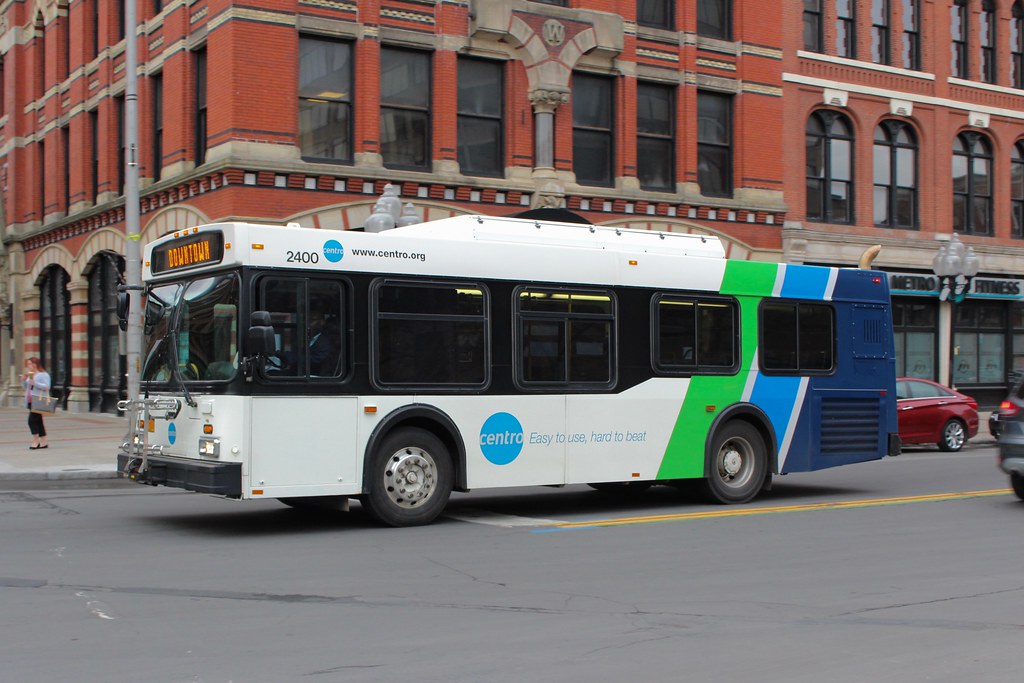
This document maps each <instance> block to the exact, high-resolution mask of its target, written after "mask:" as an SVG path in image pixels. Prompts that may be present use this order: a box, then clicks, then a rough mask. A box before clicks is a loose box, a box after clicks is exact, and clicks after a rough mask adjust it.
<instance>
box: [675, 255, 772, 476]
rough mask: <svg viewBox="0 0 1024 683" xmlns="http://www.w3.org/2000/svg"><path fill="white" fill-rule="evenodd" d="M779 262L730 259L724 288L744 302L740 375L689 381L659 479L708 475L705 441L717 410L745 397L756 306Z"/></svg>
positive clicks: (769, 286) (769, 287)
mask: <svg viewBox="0 0 1024 683" xmlns="http://www.w3.org/2000/svg"><path fill="white" fill-rule="evenodd" d="M777 272H778V264H775V263H755V262H750V261H729V262H728V263H727V264H726V268H725V276H724V277H723V279H722V289H721V291H722V293H723V294H731V295H733V296H736V297H737V298H738V300H739V303H740V330H741V332H742V334H740V339H741V340H742V344H743V347H742V350H741V362H740V371H739V372H738V373H736V374H735V375H727V376H722V375H713V376H706V375H699V376H696V377H693V378H692V379H691V380H690V385H689V387H688V388H687V390H686V397H685V398H684V399H683V405H682V407H681V408H680V410H679V416H678V417H677V418H676V425H675V427H674V428H673V430H672V436H671V437H669V440H668V445H667V446H666V448H665V455H664V457H663V458H662V460H661V467H659V468H658V479H695V478H700V477H703V476H704V443H705V441H706V439H707V435H708V430H710V429H711V423H712V422H713V421H714V419H715V417H717V416H718V413H719V412H721V410H722V409H723V408H726V407H728V406H730V405H732V404H733V403H736V402H737V401H739V400H740V398H742V396H743V387H744V386H745V385H746V383H747V375H748V369H749V368H750V366H751V364H752V363H753V361H754V352H755V351H756V350H757V338H758V335H757V308H758V304H760V302H761V299H762V298H763V297H765V296H769V295H770V294H771V293H772V290H773V289H774V288H775V277H776V274H777Z"/></svg>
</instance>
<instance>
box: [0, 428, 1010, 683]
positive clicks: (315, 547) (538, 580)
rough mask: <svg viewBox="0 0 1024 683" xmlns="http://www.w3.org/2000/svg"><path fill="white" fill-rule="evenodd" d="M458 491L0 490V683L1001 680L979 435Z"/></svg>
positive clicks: (998, 599)
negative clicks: (795, 471)
mask: <svg viewBox="0 0 1024 683" xmlns="http://www.w3.org/2000/svg"><path fill="white" fill-rule="evenodd" d="M776 482H777V483H776V485H775V488H774V490H773V491H772V493H771V494H769V495H767V496H765V497H763V498H760V499H759V500H757V501H756V502H755V503H754V504H752V505H748V506H738V507H720V506H709V505H705V504H702V503H699V502H696V501H694V500H690V499H687V498H683V497H680V495H679V494H678V493H677V492H675V491H674V490H672V489H668V488H659V489H653V490H651V491H649V492H648V493H647V494H646V495H645V496H643V497H642V498H640V499H638V500H633V501H617V500H613V499H609V498H607V497H606V496H604V495H603V494H600V493H598V492H595V491H591V490H589V489H586V488H584V487H569V488H566V489H562V490H555V489H515V490H511V491H504V492H493V491H491V492H481V493H471V494H465V495H457V496H456V497H455V498H454V499H453V501H452V504H451V505H450V507H449V512H448V514H447V515H446V516H445V517H443V518H442V519H441V520H440V521H439V522H437V523H436V524H434V525H433V526H430V527H424V528H417V529H383V528H379V527H377V526H374V525H373V524H372V523H371V522H369V521H368V520H367V519H366V517H364V515H363V514H362V512H361V511H360V510H359V509H358V506H354V509H353V511H352V512H350V513H348V514H340V513H333V514H332V513H320V514H310V513H307V512H301V511H296V510H292V509H290V508H286V507H284V506H282V505H280V504H278V503H276V502H273V501H259V502H255V501H253V502H234V501H226V500H221V499H216V498H211V497H207V496H202V495H195V494H187V493H181V492H177V491H170V490H166V489H150V488H146V487H141V486H138V485H135V484H127V483H124V482H84V483H79V484H78V485H76V486H74V487H70V488H69V487H65V486H56V485H54V484H46V485H35V486H32V485H28V484H27V483H26V482H6V483H5V488H3V489H0V539H2V540H0V661H2V664H3V666H2V673H0V678H2V679H3V680H10V681H19V682H33V681H47V682H53V681H104V682H117V681H140V680H145V681H190V682H196V681H202V682H213V681H345V682H362V681H388V682H391V681H417V682H420V681H453V682H461V681H465V682H470V681H472V682H492V681H494V682H504V681H509V682H511V681H516V682H522V681H581V682H582V681H587V682H593V681H630V682H631V683H640V682H644V683H646V682H649V681H650V682H653V681H673V682H677V681H702V682H703V681H730V682H731V681H747V680H749V681H762V682H763V681H768V682H776V681H778V682H780V683H781V682H785V683H803V682H807V683H812V682H813V683H820V682H821V681H823V680H826V681H829V682H830V683H842V682H846V681H850V682H853V681H872V682H880V681H882V682H884V681H900V682H907V681H910V682H915V681H949V682H954V681H955V682H956V683H962V681H964V680H970V681H972V683H978V682H984V681H999V682H1003V681H1009V680H1017V679H1019V677H1020V674H1019V672H1018V669H1019V668H1020V664H1019V657H1018V656H1017V655H1018V653H1019V651H1020V646H1021V643H1022V642H1024V599H1022V598H1024V544H1022V543H1021V542H1020V537H1021V529H1022V528H1024V502H1020V501H1018V500H1017V499H1016V498H1015V497H1014V496H1013V495H1012V494H1011V493H1010V492H1009V490H1008V485H1007V481H1006V479H1005V477H1004V476H1003V475H1002V474H1001V473H1000V472H999V471H998V470H997V469H996V467H995V449H994V448H993V447H992V442H991V441H987V440H985V441H982V442H980V443H978V444H970V445H969V446H968V448H967V449H966V450H965V451H963V452H962V453H959V454H943V453H939V452H938V451H935V450H928V449H916V450H911V451H909V452H908V453H906V454H904V455H902V456H900V457H899V458H895V459H888V460H885V461H881V462H876V463H865V464H861V465H855V466H850V467H846V468H840V469H836V470H827V471H823V472H817V473H810V474H803V475H790V476H787V477H782V478H778V479H777V480H776Z"/></svg>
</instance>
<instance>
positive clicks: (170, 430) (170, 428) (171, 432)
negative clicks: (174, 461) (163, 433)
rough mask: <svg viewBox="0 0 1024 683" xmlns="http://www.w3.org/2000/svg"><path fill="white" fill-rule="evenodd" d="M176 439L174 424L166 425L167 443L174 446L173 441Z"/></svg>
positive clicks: (176, 433) (176, 432)
mask: <svg viewBox="0 0 1024 683" xmlns="http://www.w3.org/2000/svg"><path fill="white" fill-rule="evenodd" d="M177 438H178V430H177V428H176V427H175V426H174V423H173V422H172V423H170V424H169V425H167V443H169V444H171V445H172V446H173V445H174V442H175V440H176V439H177Z"/></svg>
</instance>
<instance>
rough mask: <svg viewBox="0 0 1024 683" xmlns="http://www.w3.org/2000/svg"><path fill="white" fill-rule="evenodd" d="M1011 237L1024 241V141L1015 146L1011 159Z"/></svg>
mask: <svg viewBox="0 0 1024 683" xmlns="http://www.w3.org/2000/svg"><path fill="white" fill-rule="evenodd" d="M1010 213H1012V214H1013V216H1012V223H1011V228H1010V229H1011V232H1010V236H1011V237H1013V238H1015V239H1024V141H1018V142H1017V144H1016V145H1014V146H1013V152H1012V156H1011V158H1010Z"/></svg>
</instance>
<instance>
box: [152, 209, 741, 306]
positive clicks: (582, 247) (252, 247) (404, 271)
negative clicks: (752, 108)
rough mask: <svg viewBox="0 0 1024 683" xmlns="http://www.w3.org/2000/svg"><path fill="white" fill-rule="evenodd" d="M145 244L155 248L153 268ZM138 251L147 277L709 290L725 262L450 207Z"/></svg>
mask: <svg viewBox="0 0 1024 683" xmlns="http://www.w3.org/2000/svg"><path fill="white" fill-rule="evenodd" d="M210 232H219V233H221V234H222V236H223V237H222V238H218V240H219V241H221V242H222V243H223V250H222V251H223V253H222V254H221V253H220V252H219V251H217V250H218V249H219V247H217V246H215V245H213V244H212V243H209V242H207V243H206V245H205V246H206V247H208V248H210V249H212V251H208V252H205V253H203V252H202V248H201V247H200V246H198V245H196V244H192V246H191V247H188V246H187V243H189V242H193V243H194V242H195V241H196V240H197V239H198V240H199V241H200V242H203V240H202V239H201V235H202V234H203V233H210ZM179 238H182V239H180V241H178V242H174V241H175V240H176V239H179ZM184 238H188V239H184ZM168 242H174V243H173V244H168ZM164 245H166V246H164ZM179 245H181V246H179ZM155 250H159V251H161V252H162V253H161V254H160V258H158V259H157V264H158V265H157V269H158V270H157V272H156V273H154V270H153V268H154V261H153V256H154V252H155ZM145 254H146V256H145V259H144V263H143V276H144V277H145V278H146V279H147V280H151V279H164V278H170V277H178V276H179V273H180V274H183V275H184V274H192V273H199V272H202V271H205V270H207V268H206V266H209V267H230V266H237V265H244V266H254V267H260V268H304V269H311V270H316V271H331V272H339V273H341V272H347V273H360V272H363V273H376V274H395V275H410V276H415V275H422V276H426V277H449V278H471V279H476V278H493V279H504V280H518V281H534V282H544V281H547V282H574V283H580V284H587V283H590V284H594V285H616V284H621V285H634V286H666V287H668V286H671V287H673V288H680V289H701V290H715V289H716V288H717V287H718V285H719V283H720V282H721V278H722V275H723V273H724V271H725V267H726V259H725V250H724V248H723V246H722V244H721V242H720V241H719V239H718V238H717V237H714V236H710V235H690V234H685V233H672V232H657V231H646V230H629V229H624V228H614V227H607V226H595V225H584V224H575V223H558V222H551V221H543V220H530V219H521V218H520V219H517V218H495V217H488V216H455V217H451V218H444V219H441V220H437V221H430V222H426V223H418V224H416V225H411V226H408V227H404V228H394V229H392V230H387V231H384V232H380V233H366V232H363V231H358V230H326V229H317V228H303V227H299V226H297V225H295V224H289V225H286V226H285V225H265V224H264V225H261V224H255V223H242V222H233V223H215V224H210V225H203V226H197V227H194V228H187V229H185V230H181V231H178V232H176V233H174V234H172V235H167V236H165V237H162V238H160V239H157V240H155V241H154V242H152V243H150V244H149V245H147V246H146V250H145ZM171 263H173V265H168V264H171Z"/></svg>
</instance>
